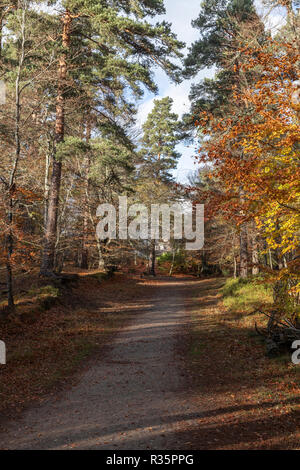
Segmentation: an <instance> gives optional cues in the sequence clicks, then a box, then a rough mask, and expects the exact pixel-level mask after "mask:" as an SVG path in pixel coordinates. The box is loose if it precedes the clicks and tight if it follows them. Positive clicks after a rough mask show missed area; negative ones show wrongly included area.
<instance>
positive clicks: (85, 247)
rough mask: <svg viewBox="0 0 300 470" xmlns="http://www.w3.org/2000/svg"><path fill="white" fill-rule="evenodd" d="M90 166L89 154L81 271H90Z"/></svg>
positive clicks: (88, 133) (89, 129)
mask: <svg viewBox="0 0 300 470" xmlns="http://www.w3.org/2000/svg"><path fill="white" fill-rule="evenodd" d="M91 132H92V129H91V122H90V120H88V122H87V126H86V142H87V144H88V143H89V141H90V138H91ZM90 166H91V158H90V155H89V153H88V155H87V156H86V162H85V193H84V207H83V234H82V254H81V265H80V267H81V269H88V267H89V249H88V235H89V233H88V232H89V223H88V221H89V192H90V179H89V178H90V176H89V175H90Z"/></svg>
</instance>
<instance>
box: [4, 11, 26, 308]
mask: <svg viewBox="0 0 300 470" xmlns="http://www.w3.org/2000/svg"><path fill="white" fill-rule="evenodd" d="M26 12H27V9H26V5H23V8H22V13H21V15H22V17H21V34H20V38H21V48H20V54H19V63H18V67H17V77H16V83H15V90H16V99H15V157H14V161H13V165H12V170H11V172H10V176H9V184H8V217H7V221H8V234H7V236H6V251H7V255H6V282H7V292H8V293H7V303H8V309H9V310H14V308H15V304H14V295H13V275H12V255H13V248H14V239H13V227H12V224H13V218H14V202H13V201H14V192H15V178H16V173H17V169H18V165H19V160H20V157H21V137H20V121H21V103H20V100H21V90H20V81H21V72H22V68H23V64H24V58H25V40H26V37H25V23H26Z"/></svg>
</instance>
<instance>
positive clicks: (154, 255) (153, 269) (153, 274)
mask: <svg viewBox="0 0 300 470" xmlns="http://www.w3.org/2000/svg"><path fill="white" fill-rule="evenodd" d="M155 261H156V250H155V242H154V243H153V244H152V249H151V268H150V274H152V276H156V272H155Z"/></svg>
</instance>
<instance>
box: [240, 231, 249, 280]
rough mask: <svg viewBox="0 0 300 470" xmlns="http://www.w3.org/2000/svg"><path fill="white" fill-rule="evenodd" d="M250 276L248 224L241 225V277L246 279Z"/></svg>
mask: <svg viewBox="0 0 300 470" xmlns="http://www.w3.org/2000/svg"><path fill="white" fill-rule="evenodd" d="M247 276H248V230H247V224H246V223H245V222H244V223H243V224H242V225H241V231H240V277H241V278H243V279H245V278H246V277H247Z"/></svg>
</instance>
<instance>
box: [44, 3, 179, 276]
mask: <svg viewBox="0 0 300 470" xmlns="http://www.w3.org/2000/svg"><path fill="white" fill-rule="evenodd" d="M63 7H64V12H63V13H62V15H61V33H60V34H58V37H60V41H61V48H60V49H61V51H60V58H59V67H58V75H57V88H56V93H57V96H56V118H55V146H54V151H53V155H52V160H53V164H52V175H51V185H50V194H49V205H48V216H47V225H46V228H45V241H44V249H43V257H42V266H41V273H42V274H44V275H48V274H50V275H51V274H52V273H53V270H54V255H55V239H56V231H57V218H58V209H59V195H60V183H61V169H62V162H61V161H60V160H59V159H58V158H57V155H56V148H57V146H61V145H62V144H63V142H64V138H65V130H66V129H65V114H66V113H65V108H66V104H67V101H66V100H67V98H68V96H69V95H70V94H72V93H74V94H75V95H76V94H77V95H81V96H82V98H83V100H85V98H86V95H87V94H88V93H86V92H87V90H90V87H91V86H93V87H94V97H95V101H93V104H92V106H93V107H94V108H96V109H97V112H98V113H99V114H101V115H102V116H104V117H106V118H107V117H108V116H107V114H106V113H108V114H110V111H111V108H112V107H115V108H116V107H117V105H118V104H121V107H122V103H123V106H124V103H126V99H125V93H127V94H128V89H129V88H130V89H131V91H132V93H133V94H135V95H139V96H141V94H142V88H141V85H144V86H146V87H148V88H149V89H150V90H151V91H155V90H156V86H155V84H154V82H153V80H152V78H151V67H152V65H154V64H155V65H157V64H158V65H160V66H161V67H163V69H164V70H165V71H166V72H167V73H168V75H169V76H170V77H171V78H172V79H174V80H178V79H179V68H178V66H177V65H175V64H173V63H172V61H171V59H172V58H178V57H179V56H180V52H179V51H180V49H181V48H182V47H183V44H182V43H180V42H179V41H177V39H176V37H175V35H174V34H173V33H172V32H171V28H170V25H169V24H168V23H166V22H162V23H157V24H156V25H154V26H153V25H152V24H150V23H149V22H147V21H146V18H147V17H148V16H152V17H153V16H155V15H157V14H161V13H163V12H164V6H163V2H162V1H161V0H153V1H151V3H150V4H149V1H148V0H143V1H138V2H132V1H130V0H128V1H126V0H125V1H124V0H118V1H114V2H108V1H105V0H102V1H99V0H67V1H64V2H63ZM125 88H127V90H126V91H125ZM77 106H78V103H77Z"/></svg>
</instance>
